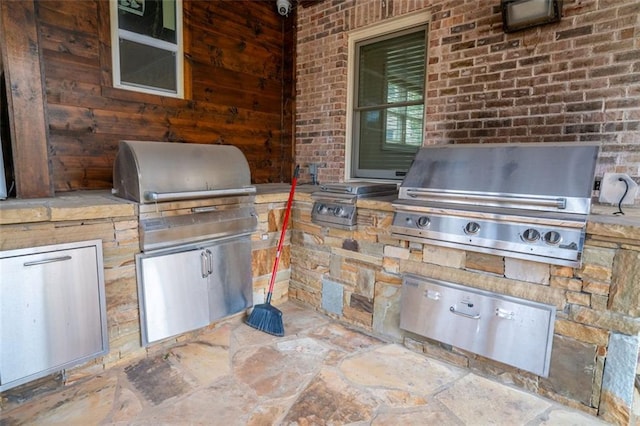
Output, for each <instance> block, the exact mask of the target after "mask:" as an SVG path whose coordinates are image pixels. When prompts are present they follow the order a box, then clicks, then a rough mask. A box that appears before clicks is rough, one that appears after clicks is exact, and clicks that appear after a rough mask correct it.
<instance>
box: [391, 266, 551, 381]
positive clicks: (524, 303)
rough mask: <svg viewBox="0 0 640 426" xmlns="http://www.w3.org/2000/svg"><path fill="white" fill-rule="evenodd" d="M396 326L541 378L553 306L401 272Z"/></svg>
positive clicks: (547, 358)
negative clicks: (401, 281)
mask: <svg viewBox="0 0 640 426" xmlns="http://www.w3.org/2000/svg"><path fill="white" fill-rule="evenodd" d="M400 304H401V312H400V328H402V329H404V330H407V331H411V332H413V333H416V334H419V335H422V336H425V337H428V338H431V339H434V340H437V341H440V342H443V343H447V344H450V345H453V346H456V347H458V348H461V349H465V350H468V351H471V352H473V353H476V354H479V355H482V356H485V357H487V358H491V359H494V360H496V361H499V362H503V363H505V364H508V365H512V366H515V367H518V368H521V369H523V370H527V371H530V372H532V373H535V374H538V375H541V376H543V377H547V376H548V374H549V363H550V361H551V346H552V340H553V330H554V324H553V322H554V320H555V307H554V306H551V305H545V304H542V303H537V302H532V301H529V300H524V299H517V298H514V297H510V296H505V295H499V294H496V293H490V292H487V291H483V290H479V289H475V288H471V287H465V286H462V285H459V284H455V283H450V282H445V281H438V280H434V279H430V278H426V277H419V276H412V275H405V277H404V279H403V283H402V297H401V303H400Z"/></svg>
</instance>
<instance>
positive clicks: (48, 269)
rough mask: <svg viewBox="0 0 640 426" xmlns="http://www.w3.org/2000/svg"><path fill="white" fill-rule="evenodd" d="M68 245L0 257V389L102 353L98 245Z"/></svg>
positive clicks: (103, 328)
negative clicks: (72, 246) (38, 251)
mask: <svg viewBox="0 0 640 426" xmlns="http://www.w3.org/2000/svg"><path fill="white" fill-rule="evenodd" d="M93 243H96V242H93ZM97 244H100V242H99V241H97ZM68 246H70V245H60V246H47V247H46V248H44V249H49V250H51V251H47V252H42V253H35V254H27V255H18V256H11V255H10V256H9V257H4V256H5V253H11V252H5V253H3V254H2V256H0V257H1V258H0V274H1V275H0V381H1V384H2V387H1V388H0V389H7V388H9V387H13V386H16V385H18V384H21V383H25V382H27V381H29V380H33V379H35V378H38V377H42V376H44V375H45V373H47V372H52V371H56V370H61V369H62V368H64V367H66V366H68V365H70V364H72V363H74V362H75V363H79V362H80V361H84V360H87V359H90V358H92V357H96V356H98V355H100V354H104V353H106V351H107V350H108V343H107V339H106V324H105V321H106V314H105V305H104V281H103V278H102V250H101V246H100V247H98V246H95V245H94V246H88V247H79V248H70V249H63V250H54V249H55V248H58V247H68ZM41 249H43V248H35V249H30V250H20V251H16V252H18V253H23V252H28V251H30V252H31V253H33V252H34V251H37V250H41Z"/></svg>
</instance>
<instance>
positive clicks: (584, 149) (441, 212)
mask: <svg viewBox="0 0 640 426" xmlns="http://www.w3.org/2000/svg"><path fill="white" fill-rule="evenodd" d="M598 150H599V146H598V145H597V144H556V143H542V144H534V143H531V144H486V145H438V146H431V147H424V148H421V149H420V150H419V152H418V153H417V155H416V157H415V159H414V162H413V164H412V166H411V167H410V169H409V171H408V173H407V176H406V177H405V179H404V181H403V183H402V185H401V186H400V191H399V195H398V199H397V200H396V201H395V202H394V204H393V206H394V208H395V215H394V220H393V224H392V227H391V231H392V234H393V235H394V236H396V237H398V238H401V239H406V240H409V241H417V242H422V243H427V244H434V245H440V246H446V247H453V248H461V249H464V250H470V251H478V252H485V253H492V254H498V255H503V256H510V257H515V258H522V259H529V260H534V261H539V262H547V263H552V264H558V265H567V266H579V265H580V263H581V256H582V250H583V247H584V235H585V228H586V220H587V216H588V214H589V210H590V207H591V190H592V187H593V179H594V171H595V164H596V160H597V156H598Z"/></svg>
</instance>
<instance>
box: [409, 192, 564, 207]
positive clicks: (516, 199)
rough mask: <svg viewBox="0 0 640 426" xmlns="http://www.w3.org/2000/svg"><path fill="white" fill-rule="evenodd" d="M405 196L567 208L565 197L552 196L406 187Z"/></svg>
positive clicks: (489, 203) (462, 202) (458, 201)
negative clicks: (463, 192)
mask: <svg viewBox="0 0 640 426" xmlns="http://www.w3.org/2000/svg"><path fill="white" fill-rule="evenodd" d="M406 194H407V196H409V197H411V198H416V199H420V200H423V201H435V202H441V203H442V202H446V203H459V204H480V205H487V206H505V205H508V206H518V207H524V208H526V207H553V208H556V209H559V210H563V209H566V208H567V199H566V198H553V197H540V198H533V197H520V196H508V195H476V194H456V193H450V192H438V191H429V190H426V189H407V191H406Z"/></svg>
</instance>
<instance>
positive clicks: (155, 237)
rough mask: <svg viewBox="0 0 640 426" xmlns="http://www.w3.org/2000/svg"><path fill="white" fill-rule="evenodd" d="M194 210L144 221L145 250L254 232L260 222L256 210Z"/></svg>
mask: <svg viewBox="0 0 640 426" xmlns="http://www.w3.org/2000/svg"><path fill="white" fill-rule="evenodd" d="M211 209H212V210H211V211H210V210H209V209H208V208H204V207H203V208H202V210H198V208H197V207H196V208H194V209H192V210H191V211H192V213H191V214H183V215H176V216H161V217H153V218H148V219H141V220H140V225H139V227H140V248H141V249H142V250H143V251H149V250H157V249H161V248H166V247H169V246H176V245H181V244H187V243H195V242H199V241H206V240H211V239H214V238H222V237H228V236H232V235H240V234H247V233H251V232H253V231H254V230H255V229H256V227H257V226H258V219H257V214H256V212H255V209H254V208H253V207H239V208H234V209H227V210H217V208H216V207H215V206H213V207H211Z"/></svg>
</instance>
